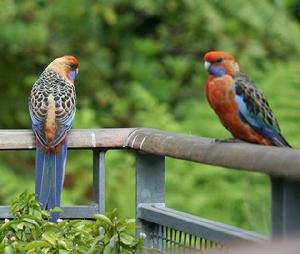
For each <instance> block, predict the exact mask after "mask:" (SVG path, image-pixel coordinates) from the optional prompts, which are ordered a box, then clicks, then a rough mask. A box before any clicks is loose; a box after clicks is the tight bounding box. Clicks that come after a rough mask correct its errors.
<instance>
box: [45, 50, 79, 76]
mask: <svg viewBox="0 0 300 254" xmlns="http://www.w3.org/2000/svg"><path fill="white" fill-rule="evenodd" d="M78 65H79V62H78V60H77V59H76V57H74V56H63V57H60V58H56V59H55V60H54V61H52V62H51V63H50V64H49V65H48V67H47V68H51V69H52V70H54V71H56V72H58V73H59V74H61V75H62V76H64V77H65V78H66V79H68V80H70V81H72V82H73V81H74V80H75V77H76V75H77V73H78Z"/></svg>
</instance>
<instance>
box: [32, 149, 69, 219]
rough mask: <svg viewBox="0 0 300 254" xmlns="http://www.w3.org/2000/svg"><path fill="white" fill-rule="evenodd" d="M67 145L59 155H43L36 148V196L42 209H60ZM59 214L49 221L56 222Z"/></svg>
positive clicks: (55, 214)
mask: <svg viewBox="0 0 300 254" xmlns="http://www.w3.org/2000/svg"><path fill="white" fill-rule="evenodd" d="M66 156H67V144H64V145H63V146H62V147H61V149H60V151H59V153H56V154H53V153H47V154H45V153H44V152H43V151H42V150H41V149H40V148H39V147H38V146H37V150H36V172H35V181H36V184H35V185H36V194H37V200H38V201H39V202H40V203H41V204H42V208H43V209H52V208H54V207H60V203H61V192H62V188H63V182H64V174H65V165H66ZM58 218H59V213H54V214H53V216H52V218H51V220H52V221H56V220H57V219H58Z"/></svg>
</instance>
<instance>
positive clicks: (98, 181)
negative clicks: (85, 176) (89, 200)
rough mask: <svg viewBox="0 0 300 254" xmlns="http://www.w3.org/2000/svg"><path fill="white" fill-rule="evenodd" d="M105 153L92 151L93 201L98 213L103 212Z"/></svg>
mask: <svg viewBox="0 0 300 254" xmlns="http://www.w3.org/2000/svg"><path fill="white" fill-rule="evenodd" d="M105 153H106V150H103V149H94V150H93V200H94V203H95V204H96V205H97V207H98V208H97V210H98V212H99V213H104V212H105Z"/></svg>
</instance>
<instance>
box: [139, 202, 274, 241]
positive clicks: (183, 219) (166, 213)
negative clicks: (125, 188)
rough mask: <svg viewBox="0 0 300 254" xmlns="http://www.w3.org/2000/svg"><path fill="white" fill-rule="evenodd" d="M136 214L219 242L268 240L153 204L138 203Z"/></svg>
mask: <svg viewBox="0 0 300 254" xmlns="http://www.w3.org/2000/svg"><path fill="white" fill-rule="evenodd" d="M137 216H138V219H141V220H146V221H148V222H152V223H155V224H159V225H163V226H166V227H170V228H173V229H176V230H180V231H183V232H186V233H189V234H192V235H195V236H198V237H201V238H204V239H209V240H211V241H214V242H217V243H220V244H226V243H227V244H228V243H232V242H236V241H239V242H251V243H253V242H265V241H267V240H268V238H267V237H265V236H263V235H260V234H257V233H254V232H250V231H246V230H242V229H239V228H236V227H233V226H229V225H225V224H223V223H219V222H214V221H211V220H207V219H203V218H199V217H197V216H193V215H191V214H188V213H183V212H179V211H176V210H173V209H170V208H164V207H160V206H156V205H154V204H140V205H139V206H138V212H137Z"/></svg>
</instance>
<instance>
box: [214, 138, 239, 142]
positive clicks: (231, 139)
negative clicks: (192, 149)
mask: <svg viewBox="0 0 300 254" xmlns="http://www.w3.org/2000/svg"><path fill="white" fill-rule="evenodd" d="M215 143H245V142H244V141H243V140H241V139H238V138H229V139H222V138H216V139H215Z"/></svg>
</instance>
